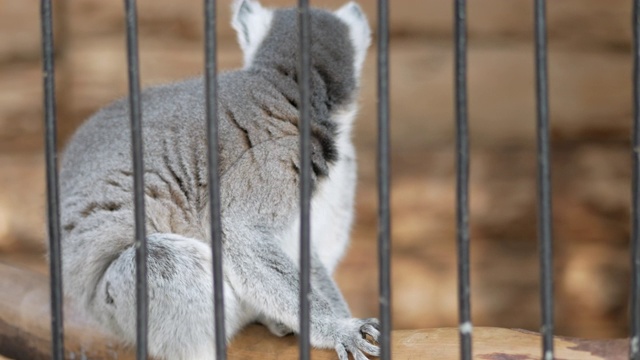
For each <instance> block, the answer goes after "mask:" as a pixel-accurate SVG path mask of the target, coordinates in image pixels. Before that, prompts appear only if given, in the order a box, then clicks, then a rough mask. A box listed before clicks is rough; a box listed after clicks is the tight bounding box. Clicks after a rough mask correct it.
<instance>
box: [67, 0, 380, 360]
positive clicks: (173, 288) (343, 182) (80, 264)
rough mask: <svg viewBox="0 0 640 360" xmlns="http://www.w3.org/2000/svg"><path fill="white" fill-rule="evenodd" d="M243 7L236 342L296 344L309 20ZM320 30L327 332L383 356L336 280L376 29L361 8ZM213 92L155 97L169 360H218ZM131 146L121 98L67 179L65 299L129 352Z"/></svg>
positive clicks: (152, 321) (315, 109) (226, 121)
mask: <svg viewBox="0 0 640 360" xmlns="http://www.w3.org/2000/svg"><path fill="white" fill-rule="evenodd" d="M235 10H236V12H235V16H234V23H233V25H234V27H235V28H236V29H237V30H238V31H239V39H240V43H241V45H242V47H243V50H244V51H245V61H246V63H247V64H246V66H245V68H244V69H242V70H237V71H233V72H229V73H225V74H222V75H220V76H219V78H218V98H217V101H218V120H219V139H220V146H219V149H218V153H219V159H220V168H219V171H220V180H221V194H220V195H221V202H222V203H221V215H222V229H220V230H221V232H222V237H223V266H224V272H225V274H224V279H225V285H224V286H225V293H224V295H225V305H226V306H225V307H226V309H225V318H226V324H227V334H228V336H229V337H230V336H233V334H234V333H235V332H237V331H238V330H239V329H240V328H242V327H243V326H244V325H246V324H247V323H249V322H253V321H258V322H261V323H263V324H265V325H266V326H268V327H269V329H270V330H271V331H272V332H273V333H274V334H278V335H283V334H286V333H289V332H295V331H296V329H297V326H298V320H297V301H298V276H299V275H298V274H299V271H298V265H297V262H296V260H295V259H297V251H298V249H297V246H298V242H297V234H298V225H297V221H298V213H299V211H298V205H299V202H298V189H299V168H300V166H299V161H300V160H299V131H298V125H299V124H298V122H299V93H298V78H299V77H298V74H297V66H298V60H297V41H296V40H297V32H296V31H295V28H296V21H297V14H296V11H295V10H293V9H289V10H278V11H274V10H269V9H265V8H263V7H262V6H260V4H258V3H257V2H256V1H252V0H238V1H236V3H235ZM311 19H312V29H313V31H312V39H313V40H312V43H313V48H312V59H313V62H312V69H311V70H312V72H311V85H312V86H311V127H312V144H311V153H312V154H311V160H312V170H313V171H312V180H313V195H312V202H313V214H312V224H315V225H312V231H313V239H314V240H313V253H312V258H313V261H312V274H314V275H313V279H312V283H313V286H314V292H313V294H312V295H313V296H314V299H313V300H312V319H313V320H312V337H313V339H314V340H313V343H314V345H316V346H321V347H333V348H335V349H336V350H337V351H338V354H339V355H340V357H341V359H346V358H345V356H346V354H347V352H349V353H352V354H354V356H356V355H362V352H361V351H364V352H366V353H369V354H376V353H377V351H378V350H377V347H376V346H374V345H371V344H369V343H368V342H367V341H366V340H363V337H362V335H363V334H369V335H371V336H373V337H374V338H376V337H377V330H376V327H377V322H376V321H375V319H373V320H372V319H368V320H359V319H353V318H351V316H350V312H349V310H348V307H347V305H346V303H345V302H344V300H343V299H342V295H341V294H340V292H339V290H338V289H337V287H336V285H335V283H334V282H333V280H332V279H331V273H332V272H333V269H334V268H335V265H336V263H337V261H338V260H339V258H340V257H341V256H342V254H343V252H344V249H345V247H346V245H347V242H348V236H349V227H350V224H351V220H352V212H353V196H354V186H355V162H354V161H355V160H354V150H353V146H352V145H351V141H350V130H351V122H352V120H353V117H354V116H355V109H356V105H355V101H356V94H357V77H358V73H359V70H360V67H361V65H362V61H363V59H364V52H365V51H366V48H367V46H368V43H369V27H368V24H367V23H366V19H365V18H364V15H363V14H362V12H361V10H360V8H359V7H358V6H357V5H355V4H353V3H350V4H348V5H346V6H344V7H343V8H341V9H340V10H338V11H337V12H335V13H330V12H328V11H321V10H313V11H312V17H311ZM204 89H205V87H204V82H203V79H202V78H196V79H191V80H187V81H183V82H178V83H174V84H169V85H163V86H157V87H153V88H150V89H147V90H145V91H144V92H143V93H142V115H143V118H142V124H143V126H142V132H143V143H144V179H145V186H144V191H145V207H146V226H147V229H146V230H147V234H148V236H147V244H148V245H147V246H148V258H147V260H148V286H149V298H150V302H149V349H150V352H151V354H153V355H154V356H156V357H160V358H167V359H205V358H206V359H211V358H213V355H212V354H213V353H212V351H213V331H214V330H213V319H212V316H213V312H212V296H213V289H212V286H211V285H212V279H211V268H212V267H211V250H210V247H209V245H208V241H209V240H208V239H209V234H208V232H209V229H210V228H209V226H210V225H209V218H208V209H209V206H208V198H209V197H208V184H207V183H208V170H207V136H206V128H207V124H206V116H205V94H204ZM130 141H131V134H130V128H129V114H128V101H127V99H122V100H119V101H117V102H115V103H113V104H111V105H109V106H107V107H105V108H104V109H102V110H101V111H99V112H98V113H96V114H95V115H94V116H93V117H92V118H90V119H89V120H88V121H87V122H86V123H85V124H84V125H83V126H82V127H81V128H80V129H79V130H78V132H77V133H76V134H75V135H74V137H73V138H72V139H71V141H70V143H69V145H68V148H67V149H66V151H65V153H64V156H63V162H62V171H61V175H60V180H61V200H62V227H63V243H62V251H63V272H64V276H65V282H64V286H65V293H66V295H67V296H70V297H72V298H73V299H74V300H75V301H76V302H77V303H78V304H79V305H81V306H83V307H84V308H85V309H86V311H87V312H88V313H89V314H91V315H92V316H93V317H94V318H95V319H96V320H97V321H98V322H99V323H100V324H101V325H102V326H103V327H104V328H105V329H107V330H109V331H111V332H113V333H115V334H116V335H118V336H120V337H121V338H122V339H123V340H124V341H125V342H132V341H134V339H135V323H134V321H133V319H135V297H134V293H135V292H134V291H133V289H134V288H135V261H134V258H135V256H134V255H135V248H134V246H133V243H134V220H133V219H134V216H133V201H132V199H133V195H132V191H133V176H132V175H133V172H132V160H131V142H130ZM362 356H364V355H362ZM361 358H362V357H359V359H361Z"/></svg>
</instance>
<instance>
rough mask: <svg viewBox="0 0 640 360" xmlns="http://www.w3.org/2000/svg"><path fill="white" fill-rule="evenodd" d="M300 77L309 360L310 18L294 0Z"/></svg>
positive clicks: (304, 2) (303, 288) (305, 354)
mask: <svg viewBox="0 0 640 360" xmlns="http://www.w3.org/2000/svg"><path fill="white" fill-rule="evenodd" d="M298 31H299V34H298V36H299V37H298V40H299V59H300V63H299V70H298V73H299V74H300V77H299V79H300V83H299V87H300V125H299V129H300V359H305V360H306V359H309V358H310V350H311V346H310V326H309V322H310V304H309V295H310V294H311V271H310V270H311V269H310V267H311V260H310V259H311V231H310V230H311V218H310V214H311V113H310V110H311V103H310V101H311V98H310V96H311V82H310V81H311V19H310V15H309V0H299V1H298Z"/></svg>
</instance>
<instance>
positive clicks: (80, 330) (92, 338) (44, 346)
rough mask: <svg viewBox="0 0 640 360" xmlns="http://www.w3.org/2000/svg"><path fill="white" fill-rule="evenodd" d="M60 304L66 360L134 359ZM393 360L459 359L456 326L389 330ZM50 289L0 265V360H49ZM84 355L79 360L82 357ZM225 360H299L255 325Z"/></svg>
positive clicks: (491, 335) (612, 346) (519, 340)
mask: <svg viewBox="0 0 640 360" xmlns="http://www.w3.org/2000/svg"><path fill="white" fill-rule="evenodd" d="M68 305H69V304H67V305H66V306H65V323H64V324H65V348H66V351H67V357H68V358H75V359H79V358H88V359H92V360H103V359H104V360H106V359H119V360H130V359H131V360H132V359H135V356H134V353H133V351H132V350H131V349H130V348H126V347H123V346H122V345H118V343H117V341H115V340H114V339H113V338H111V337H109V336H107V335H105V334H102V333H100V332H99V331H97V330H96V328H95V326H92V324H91V322H89V321H87V320H86V319H83V317H82V316H81V315H79V314H78V313H77V312H74V310H73V309H72V308H71V307H70V306H68ZM392 336H393V339H392V344H393V351H392V353H393V356H394V359H421V360H429V359H437V360H449V359H451V360H454V359H455V360H457V359H459V347H458V332H457V329H455V328H441V329H427V330H401V331H398V330H397V331H394V332H393V334H392ZM540 344H541V341H540V335H539V334H537V333H533V332H529V331H524V330H513V329H501V328H476V329H474V330H473V351H474V354H475V355H474V359H480V360H532V359H540V352H541V350H540ZM555 348H556V359H557V360H570V359H575V360H602V359H607V360H618V359H620V360H622V359H627V358H628V355H627V354H628V341H627V340H625V339H616V340H582V339H571V338H562V337H556V339H555ZM50 349H51V336H50V315H49V283H48V279H47V278H46V277H45V276H44V275H41V274H36V273H32V272H30V271H27V270H23V269H19V268H15V267H11V266H8V265H4V264H2V263H0V355H4V356H7V357H9V358H12V359H16V360H21V359H28V360H39V359H50V354H49V352H50ZM83 356H84V357H83ZM228 357H229V359H231V360H233V359H242V360H252V359H264V360H290V359H297V358H298V348H297V338H296V337H293V336H289V337H285V338H277V337H275V336H273V335H271V334H270V333H269V332H268V331H267V330H266V329H265V328H264V327H261V326H257V325H253V326H250V327H248V328H247V329H246V330H244V331H243V332H242V333H240V334H239V335H238V336H236V337H235V338H234V340H233V341H232V343H231V345H230V348H229V356H228ZM313 359H314V360H329V359H331V360H335V359H337V356H336V354H335V352H334V351H333V350H314V351H313Z"/></svg>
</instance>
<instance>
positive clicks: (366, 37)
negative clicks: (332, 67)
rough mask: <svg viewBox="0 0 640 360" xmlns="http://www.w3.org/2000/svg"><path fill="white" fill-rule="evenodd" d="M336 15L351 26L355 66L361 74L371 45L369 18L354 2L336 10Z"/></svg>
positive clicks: (350, 32)
mask: <svg viewBox="0 0 640 360" xmlns="http://www.w3.org/2000/svg"><path fill="white" fill-rule="evenodd" d="M334 14H335V15H336V16H337V17H338V18H339V19H341V20H342V21H344V22H345V23H346V24H347V25H348V26H349V35H350V37H351V43H352V44H353V47H354V50H355V66H356V70H357V71H358V72H360V69H362V63H363V62H364V58H365V56H366V54H367V48H369V45H370V44H371V28H370V27H369V22H368V21H367V16H366V15H365V14H364V12H363V11H362V8H360V5H358V4H357V3H355V2H353V1H350V2H348V3H347V4H345V5H344V6H342V7H341V8H340V9H338V10H336V11H335V12H334Z"/></svg>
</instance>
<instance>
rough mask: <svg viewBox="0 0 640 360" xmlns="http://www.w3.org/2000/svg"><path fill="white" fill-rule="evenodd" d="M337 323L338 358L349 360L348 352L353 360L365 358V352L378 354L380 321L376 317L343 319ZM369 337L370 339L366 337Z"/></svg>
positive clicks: (365, 359) (363, 359)
mask: <svg viewBox="0 0 640 360" xmlns="http://www.w3.org/2000/svg"><path fill="white" fill-rule="evenodd" d="M340 322H341V323H340V324H339V325H338V329H339V335H337V336H336V347H335V349H336V352H337V353H338V358H339V359H340V360H349V353H351V355H353V358H354V360H367V357H366V356H365V354H369V355H373V356H379V355H380V347H378V345H377V343H378V338H379V337H380V323H379V322H378V319H375V318H370V319H354V318H352V319H344V320H340ZM367 336H369V337H370V338H371V341H372V342H371V341H369V340H368V339H367Z"/></svg>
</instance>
